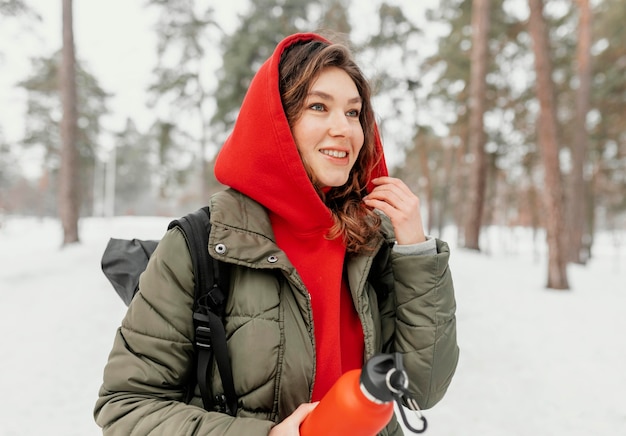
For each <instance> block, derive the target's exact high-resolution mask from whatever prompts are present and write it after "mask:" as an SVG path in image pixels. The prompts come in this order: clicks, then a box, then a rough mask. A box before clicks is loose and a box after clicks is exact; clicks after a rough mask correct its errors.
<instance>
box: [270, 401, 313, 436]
mask: <svg viewBox="0 0 626 436" xmlns="http://www.w3.org/2000/svg"><path fill="white" fill-rule="evenodd" d="M318 403H319V401H318V402H315V403H304V404H300V405H299V406H298V408H297V409H296V410H294V411H293V413H292V414H291V415H289V416H288V417H287V418H285V419H284V420H283V422H281V423H280V424H278V425H276V426H275V427H273V428H272V430H270V433H269V435H268V436H300V424H302V421H304V419H305V418H306V417H307V416H308V415H309V413H311V412H312V411H313V409H315V406H317V404H318Z"/></svg>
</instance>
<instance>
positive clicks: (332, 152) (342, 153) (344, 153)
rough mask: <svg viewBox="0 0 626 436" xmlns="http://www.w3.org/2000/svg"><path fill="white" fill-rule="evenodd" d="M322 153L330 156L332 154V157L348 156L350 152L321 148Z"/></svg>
mask: <svg viewBox="0 0 626 436" xmlns="http://www.w3.org/2000/svg"><path fill="white" fill-rule="evenodd" d="M321 151H322V153H324V154H326V155H328V156H332V157H339V158H342V157H346V156H347V155H348V153H346V152H345V151H337V150H321Z"/></svg>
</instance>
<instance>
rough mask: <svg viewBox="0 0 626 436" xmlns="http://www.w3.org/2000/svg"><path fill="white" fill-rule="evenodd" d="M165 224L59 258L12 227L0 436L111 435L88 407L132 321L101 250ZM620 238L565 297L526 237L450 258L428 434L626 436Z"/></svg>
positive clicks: (609, 241) (51, 238)
mask: <svg viewBox="0 0 626 436" xmlns="http://www.w3.org/2000/svg"><path fill="white" fill-rule="evenodd" d="M168 222H169V219H168V218H155V217H147V218H138V217H117V218H112V219H104V218H88V219H84V220H82V221H81V229H80V234H81V239H82V243H81V244H79V245H76V246H70V247H67V248H64V249H60V248H59V247H60V243H61V230H60V226H59V224H58V222H57V221H55V220H51V219H44V220H38V219H34V218H15V217H7V218H5V220H4V222H3V223H2V227H0V329H1V331H2V332H3V338H2V347H1V350H2V351H1V353H0V369H1V370H0V392H2V393H3V394H4V395H3V399H2V400H0V435H1V436H30V435H33V436H34V435H44V434H45V435H50V436H56V435H58V436H73V435H76V436H88V435H98V434H101V432H100V430H99V428H98V427H97V426H96V425H95V423H94V421H93V418H92V410H93V405H94V402H95V399H96V396H97V391H98V388H99V386H100V383H101V377H102V369H103V366H104V364H105V362H106V359H107V355H108V352H109V350H110V347H111V344H112V340H113V335H114V331H115V329H116V327H117V326H118V324H119V322H120V320H121V318H122V317H123V315H124V311H125V306H124V304H123V303H122V301H121V300H120V299H119V297H118V296H117V295H116V294H115V292H114V291H113V288H112V287H111V286H110V284H109V283H108V281H107V280H106V278H105V277H104V275H103V274H102V272H101V270H100V258H101V255H102V251H103V250H104V247H105V246H106V243H107V241H108V239H109V237H120V238H130V237H138V238H146V239H158V238H160V237H161V236H162V234H163V231H164V229H165V228H166V226H167V223H168ZM446 238H447V239H448V240H449V241H450V242H453V241H454V235H453V234H452V233H450V235H445V236H444V239H446ZM622 239H623V236H622ZM624 242H625V241H624V240H621V241H620V240H619V238H616V237H615V235H612V234H608V233H607V234H603V235H601V236H600V237H598V240H597V243H596V245H595V249H594V259H593V261H592V262H590V264H589V265H588V266H587V267H581V266H570V267H569V270H568V272H569V279H570V283H571V285H572V290H571V291H569V292H562V291H550V290H546V289H545V288H544V285H545V281H546V273H545V269H546V265H545V250H544V249H543V247H542V244H541V243H538V244H533V242H532V235H530V234H529V233H528V232H526V231H525V230H520V229H516V230H498V229H490V231H489V232H487V233H486V234H485V237H484V247H486V251H487V252H488V254H477V253H472V252H467V251H464V250H460V249H455V248H453V251H452V256H451V268H452V272H453V277H454V280H455V286H456V295H457V305H458V308H457V318H458V340H459V344H460V347H461V359H460V362H459V367H458V370H457V373H456V376H455V378H454V380H453V382H452V385H451V387H450V389H449V391H448V394H447V395H446V397H445V398H444V399H443V400H442V402H441V403H440V404H438V405H437V406H435V407H434V408H433V409H431V410H428V411H426V412H425V415H426V417H427V418H428V420H429V429H428V430H427V432H426V433H425V434H426V435H427V436H428V435H429V436H466V435H469V436H473V435H476V436H516V435H520V436H522V435H524V436H528V435H533V436H552V435H555V436H560V435H567V436H583V435H584V436H588V435H594V436H613V435H623V434H626V370H625V368H626V340H625V338H624V335H625V334H626V316H624V311H625V310H626V268H625V266H626V249H625V248H623V247H621V246H620V243H621V244H623V243H624ZM536 247H539V248H536Z"/></svg>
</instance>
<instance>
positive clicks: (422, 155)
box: [415, 132, 435, 235]
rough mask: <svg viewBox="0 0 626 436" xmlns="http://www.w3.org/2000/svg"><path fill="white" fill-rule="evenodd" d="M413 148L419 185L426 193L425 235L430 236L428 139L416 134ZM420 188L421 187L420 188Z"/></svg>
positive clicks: (431, 221)
mask: <svg viewBox="0 0 626 436" xmlns="http://www.w3.org/2000/svg"><path fill="white" fill-rule="evenodd" d="M415 148H416V150H417V153H418V157H419V162H420V173H421V174H420V175H421V177H419V178H418V182H419V185H422V183H423V192H425V193H426V208H427V210H428V216H427V223H426V225H427V227H426V233H427V234H429V235H431V234H432V229H433V223H434V222H435V219H434V214H435V208H434V202H433V187H432V183H431V177H430V167H429V166H428V151H429V148H430V138H429V137H428V136H426V135H424V134H423V133H421V132H418V133H417V135H416V136H415ZM420 187H422V186H420Z"/></svg>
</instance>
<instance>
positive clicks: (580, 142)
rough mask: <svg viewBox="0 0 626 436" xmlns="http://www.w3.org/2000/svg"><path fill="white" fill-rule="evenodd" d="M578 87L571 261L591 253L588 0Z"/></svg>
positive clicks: (581, 0)
mask: <svg viewBox="0 0 626 436" xmlns="http://www.w3.org/2000/svg"><path fill="white" fill-rule="evenodd" d="M578 5H579V14H580V15H579V25H578V50H577V55H576V57H577V60H578V81H579V85H578V91H577V93H576V122H575V124H574V139H573V141H572V148H571V150H572V173H571V179H570V186H569V188H570V189H569V191H570V192H569V209H568V214H567V215H568V221H569V223H568V224H569V226H568V227H569V231H568V242H569V244H568V245H569V246H568V247H567V248H568V253H567V254H568V257H567V260H569V261H570V262H576V263H581V264H584V263H586V261H587V260H588V255H586V254H585V252H584V241H585V240H586V239H588V237H589V235H588V234H587V231H586V219H585V218H586V205H585V203H586V201H587V195H586V192H587V187H586V182H585V176H584V164H585V160H586V155H587V148H588V133H587V113H588V112H589V105H590V99H591V97H590V95H591V8H590V6H589V0H578Z"/></svg>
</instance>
